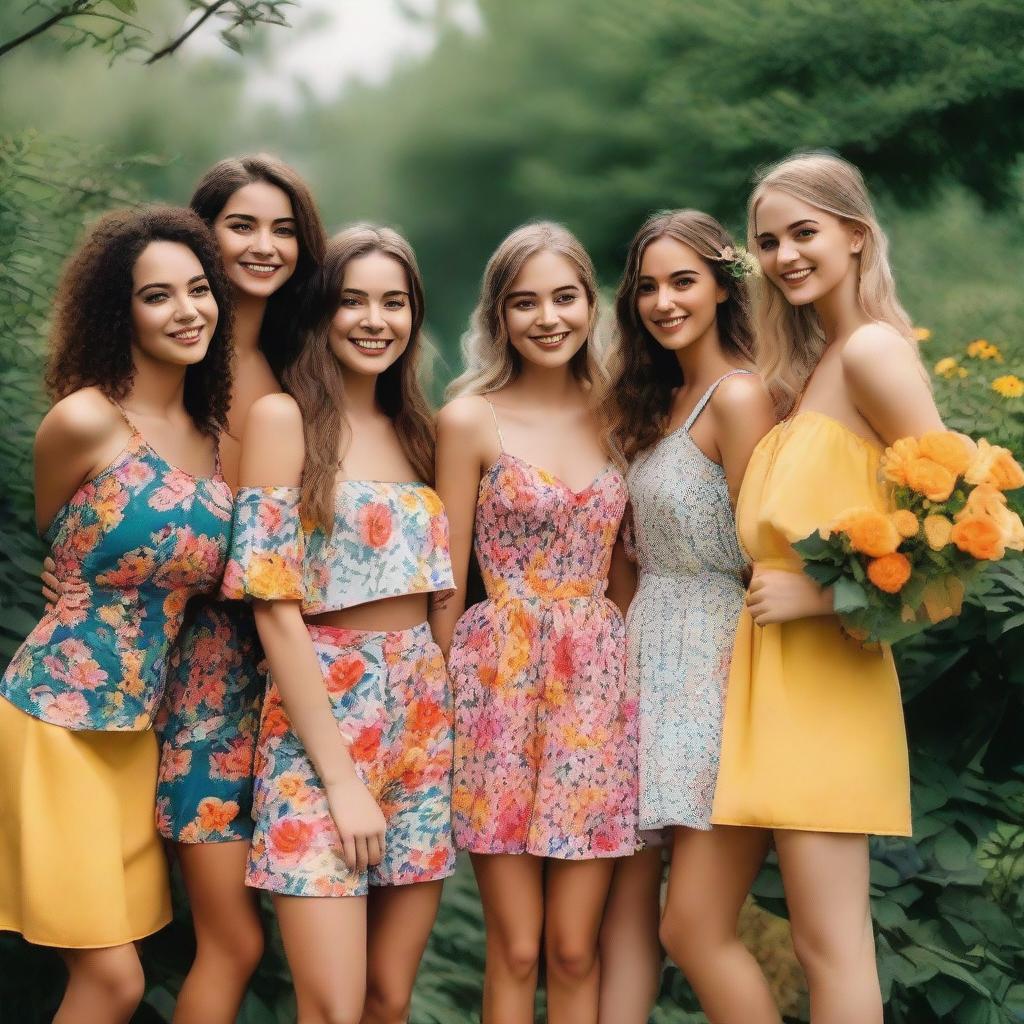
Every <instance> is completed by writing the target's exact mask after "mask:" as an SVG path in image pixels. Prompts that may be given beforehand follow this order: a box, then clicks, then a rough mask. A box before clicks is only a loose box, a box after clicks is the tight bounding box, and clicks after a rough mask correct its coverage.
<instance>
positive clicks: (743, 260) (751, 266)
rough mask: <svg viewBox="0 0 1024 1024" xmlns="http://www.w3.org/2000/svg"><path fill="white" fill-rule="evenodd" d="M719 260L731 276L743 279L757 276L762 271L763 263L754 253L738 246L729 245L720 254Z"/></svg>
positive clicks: (738, 279)
mask: <svg viewBox="0 0 1024 1024" xmlns="http://www.w3.org/2000/svg"><path fill="white" fill-rule="evenodd" d="M718 262H719V263H720V264H721V265H722V267H723V268H724V269H725V271H726V273H728V274H729V275H730V277H734V278H736V280H737V281H742V280H743V279H744V278H745V277H757V276H758V275H759V274H760V273H761V264H760V263H759V262H758V260H757V257H756V256H754V254H753V253H750V252H747V250H746V249H741V248H739V247H738V246H736V247H734V246H731V245H727V246H726V247H725V248H724V249H723V250H722V251H721V252H720V253H719V254H718Z"/></svg>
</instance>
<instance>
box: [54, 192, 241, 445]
mask: <svg viewBox="0 0 1024 1024" xmlns="http://www.w3.org/2000/svg"><path fill="white" fill-rule="evenodd" d="M150 242H179V243H181V244H182V245H186V246H188V248H189V249H191V250H192V252H193V253H195V255H196V258H197V259H198V260H199V262H200V263H201V264H202V267H203V271H204V273H205V274H206V279H207V281H208V282H209V285H210V291H211V292H212V293H213V298H214V300H215V301H216V303H217V309H218V311H219V315H218V318H217V328H216V330H215V331H214V332H213V337H212V338H211V339H210V347H209V349H208V350H207V353H206V357H205V358H204V359H203V360H202V361H201V362H199V363H196V364H195V365H193V366H189V367H188V368H187V369H186V370H185V409H186V411H187V412H188V414H189V415H190V416H191V417H192V419H193V420H194V421H195V424H196V426H197V427H198V428H199V429H200V430H202V431H203V432H204V433H207V434H211V435H216V434H218V433H219V432H220V431H221V430H224V429H226V427H227V411H228V405H229V404H230V400H231V361H232V349H231V343H230V341H229V340H228V339H229V338H230V337H231V318H232V299H231V286H230V284H229V283H228V279H227V277H226V276H225V274H224V268H223V266H222V264H221V260H220V250H219V249H218V247H217V243H216V241H215V240H214V237H213V233H212V232H211V231H210V229H209V228H208V227H207V226H206V224H205V223H203V221H202V219H201V218H200V217H198V216H197V215H196V214H195V213H193V212H192V211H191V210H188V209H185V208H183V207H177V206H141V207H129V208H126V209H122V210H114V211H113V212H111V213H108V214H106V215H105V216H103V217H101V218H100V219H99V220H98V221H97V222H96V223H95V224H94V225H93V227H92V230H91V231H90V232H89V234H88V235H87V236H86V238H85V241H84V242H83V243H82V244H81V246H79V248H78V250H77V251H76V252H75V253H74V254H73V255H72V256H71V258H70V259H69V260H68V262H67V264H66V266H65V268H64V273H63V275H62V277H61V280H60V284H59V285H58V287H57V295H56V299H55V307H56V308H55V311H54V318H53V328H52V330H51V333H50V359H49V363H48V365H47V368H46V388H47V390H48V391H49V393H50V396H51V397H52V398H53V400H54V401H58V400H59V399H61V398H64V397H65V396H67V395H69V394H71V392H73V391H78V390H80V389H81V388H84V387H90V386H93V387H98V388H99V389H100V390H101V391H102V392H103V393H104V394H105V395H106V396H107V397H108V398H110V399H111V400H112V401H115V402H120V401H121V400H123V399H124V398H125V397H126V396H127V394H128V392H129V391H130V390H131V386H132V379H133V377H134V375H135V366H134V363H133V361H132V336H133V330H134V328H133V325H132V312H131V301H132V270H133V269H134V267H135V262H136V260H138V258H139V256H140V254H141V253H142V251H143V250H144V249H145V248H146V246H147V245H149V244H150Z"/></svg>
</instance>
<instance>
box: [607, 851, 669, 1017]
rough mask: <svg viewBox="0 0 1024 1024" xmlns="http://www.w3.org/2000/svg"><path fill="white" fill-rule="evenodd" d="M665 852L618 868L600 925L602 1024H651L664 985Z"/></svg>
mask: <svg viewBox="0 0 1024 1024" xmlns="http://www.w3.org/2000/svg"><path fill="white" fill-rule="evenodd" d="M660 898H661V847H660V846H655V847H649V848H647V849H646V850H642V851H641V852H640V853H635V854H633V856H632V857H623V858H622V859H621V860H620V861H618V862H617V863H616V865H615V873H614V874H613V875H612V887H611V892H610V893H609V894H608V903H607V905H606V906H605V911H604V923H603V924H602V925H601V940H600V949H601V1007H600V1008H601V1012H600V1015H599V1017H598V1021H599V1024H647V1018H648V1017H649V1016H650V1014H651V1009H652V1007H653V1006H654V1001H655V999H657V997H658V985H659V984H660V982H661V943H660V942H659V941H658V919H659V918H660V917H661V903H660Z"/></svg>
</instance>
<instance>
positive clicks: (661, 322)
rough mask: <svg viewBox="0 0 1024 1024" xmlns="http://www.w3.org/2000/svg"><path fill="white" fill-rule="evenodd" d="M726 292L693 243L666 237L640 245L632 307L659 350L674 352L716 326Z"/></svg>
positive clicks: (685, 346)
mask: <svg viewBox="0 0 1024 1024" xmlns="http://www.w3.org/2000/svg"><path fill="white" fill-rule="evenodd" d="M726 294H727V293H726V290H725V289H724V288H723V287H722V286H721V285H719V284H718V282H717V281H716V280H715V275H714V273H713V272H712V270H711V268H710V267H709V266H708V265H707V263H705V262H704V260H703V259H701V257H700V256H699V255H698V254H697V252H696V250H695V249H693V248H692V247H691V246H689V245H686V244H685V243H684V242H680V241H679V240H678V239H676V238H672V237H671V236H669V235H663V236H662V237H661V238H656V239H655V240H654V241H653V242H651V244H650V245H648V246H647V248H646V249H644V252H643V256H642V257H641V260H640V276H639V281H638V283H637V289H636V310H637V313H638V314H639V316H640V319H641V321H642V322H643V325H644V327H646V328H647V330H648V331H649V332H650V334H651V337H653V338H654V340H655V341H656V342H657V343H658V344H659V345H661V347H662V348H665V349H668V350H669V351H671V352H678V351H680V350H682V349H685V348H688V347H689V346H690V345H692V344H693V343H694V342H695V341H697V340H699V339H701V338H703V337H705V336H706V335H707V333H708V331H709V330H712V329H714V328H715V327H716V324H717V316H718V304H719V303H720V302H724V301H725V299H726Z"/></svg>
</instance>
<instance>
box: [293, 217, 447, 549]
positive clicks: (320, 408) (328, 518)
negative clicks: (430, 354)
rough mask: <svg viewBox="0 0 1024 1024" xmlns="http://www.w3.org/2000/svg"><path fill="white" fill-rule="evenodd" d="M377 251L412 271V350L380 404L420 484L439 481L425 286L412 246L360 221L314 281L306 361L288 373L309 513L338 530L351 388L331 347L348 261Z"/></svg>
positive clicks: (335, 241) (333, 245)
mask: <svg viewBox="0 0 1024 1024" xmlns="http://www.w3.org/2000/svg"><path fill="white" fill-rule="evenodd" d="M371 252H379V253H383V254H384V255H385V256H390V257H391V258H392V259H394V260H396V261H397V262H398V263H400V264H401V265H402V267H404V268H405V273H406V276H407V278H408V281H409V304H410V306H411V310H412V330H411V332H410V334H409V344H408V345H407V346H406V348H405V351H404V352H403V353H402V354H401V355H400V356H399V357H398V359H396V360H395V362H394V363H392V364H391V366H389V367H388V368H387V369H386V370H385V371H384V372H383V373H382V374H381V375H380V377H379V378H378V379H377V401H378V402H379V403H380V406H381V408H382V409H383V410H384V412H385V413H386V414H387V415H388V416H389V417H390V418H391V419H392V420H393V421H394V424H395V433H396V434H397V435H398V440H399V443H400V444H401V446H402V450H403V451H404V452H405V455H406V457H407V458H408V459H409V461H410V462H411V463H412V466H413V469H415V470H416V476H417V477H418V479H420V480H424V481H426V482H427V483H432V482H433V479H434V423H433V418H432V416H431V414H430V406H429V405H428V403H427V399H426V396H425V395H424V394H423V388H422V386H421V384H420V381H419V376H418V372H417V371H418V363H419V356H420V333H421V328H422V327H423V281H422V278H421V277H420V271H419V267H418V266H417V264H416V256H415V255H414V253H413V251H412V247H411V246H410V245H409V243H408V242H407V241H406V240H405V239H404V238H402V236H401V235H399V234H398V233H397V232H395V231H392V230H391V229H390V228H384V227H377V226H376V225H374V224H356V225H353V226H352V227H350V228H347V229H346V230H344V231H342V232H341V233H340V234H337V235H335V236H334V237H333V238H332V239H331V240H330V241H329V242H328V243H327V252H326V254H325V256H324V260H323V263H322V264H321V265H320V268H319V269H318V271H317V273H316V274H315V275H314V277H313V281H312V284H311V288H310V292H309V294H308V296H307V299H306V301H307V303H308V306H309V311H310V321H309V327H308V330H307V331H306V333H305V338H304V343H303V345H302V348H301V350H300V351H299V355H298V357H297V358H296V359H295V361H294V362H293V363H292V364H291V365H290V366H289V367H288V368H287V369H286V370H285V372H284V381H283V383H284V386H285V390H286V391H287V392H288V393H289V394H290V395H291V396H292V397H293V398H294V399H295V401H296V403H298V406H299V410H300V412H301V413H302V431H303V436H304V438H305V442H306V458H305V462H304V464H303V468H302V499H301V504H302V512H303V516H304V517H306V518H308V519H310V520H312V521H313V522H314V523H316V524H317V525H319V526H321V527H323V529H324V530H325V531H326V532H327V533H330V532H331V529H332V527H333V526H334V488H335V476H336V474H337V471H338V452H339V449H340V445H341V440H342V437H343V435H344V431H345V430H346V429H347V427H346V420H345V384H344V379H343V377H342V373H341V365H340V364H339V362H338V360H337V358H336V357H335V356H334V353H333V352H332V351H331V345H330V329H331V320H332V319H333V318H334V314H335V313H336V312H337V310H338V304H339V303H340V301H341V289H342V286H343V285H344V283H345V268H346V267H347V266H348V264H349V263H350V262H351V261H352V260H354V259H356V258H358V257H360V256H366V255H367V254H369V253H371Z"/></svg>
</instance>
